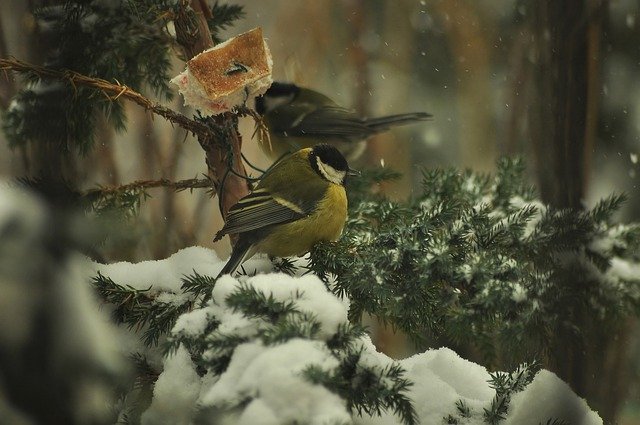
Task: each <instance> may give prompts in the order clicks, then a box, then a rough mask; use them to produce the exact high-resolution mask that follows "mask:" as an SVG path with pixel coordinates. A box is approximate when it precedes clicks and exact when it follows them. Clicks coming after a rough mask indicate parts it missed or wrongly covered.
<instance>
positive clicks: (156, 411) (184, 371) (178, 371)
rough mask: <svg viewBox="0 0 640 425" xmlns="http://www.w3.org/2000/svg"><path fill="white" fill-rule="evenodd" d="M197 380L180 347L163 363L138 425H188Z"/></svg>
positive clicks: (198, 380) (198, 390)
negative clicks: (151, 396) (150, 400)
mask: <svg viewBox="0 0 640 425" xmlns="http://www.w3.org/2000/svg"><path fill="white" fill-rule="evenodd" d="M200 385H201V382H200V377H199V376H198V374H197V373H196V370H195V365H194V364H193V362H192V361H191V357H190V355H189V352H188V351H187V350H186V349H184V348H182V347H180V348H178V350H177V352H176V353H175V354H173V355H169V356H168V357H167V358H166V360H165V362H164V371H163V372H162V374H161V375H160V377H159V378H158V380H157V381H156V384H155V386H154V388H153V401H152V403H151V406H150V407H149V409H147V410H146V411H145V412H144V414H143V415H142V417H141V423H142V425H156V424H176V425H181V424H184V425H188V424H190V423H191V417H192V416H193V412H194V411H195V409H196V401H197V399H198V395H199V393H200Z"/></svg>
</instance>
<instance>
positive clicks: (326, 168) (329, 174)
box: [316, 157, 347, 184]
mask: <svg viewBox="0 0 640 425" xmlns="http://www.w3.org/2000/svg"><path fill="white" fill-rule="evenodd" d="M316 162H317V164H318V169H319V170H320V173H322V175H323V176H324V178H325V179H327V180H329V181H330V182H331V183H335V184H342V182H343V181H344V178H345V176H346V175H347V173H346V172H345V171H338V170H336V169H335V168H333V167H332V166H331V165H329V164H325V163H324V162H322V161H321V160H320V158H318V157H316Z"/></svg>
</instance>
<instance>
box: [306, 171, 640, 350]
mask: <svg viewBox="0 0 640 425" xmlns="http://www.w3.org/2000/svg"><path fill="white" fill-rule="evenodd" d="M523 171H524V170H523V165H522V162H521V161H520V160H508V159H504V160H502V161H500V163H499V164H498V171H497V174H496V175H495V176H490V175H484V174H476V173H473V172H471V171H465V172H460V171H458V170H455V169H450V170H427V171H424V174H423V184H422V187H423V193H422V194H421V195H419V196H417V197H416V198H415V199H412V200H411V201H409V202H406V203H399V202H392V201H389V200H386V199H384V198H381V197H379V196H376V195H368V197H367V195H365V196H364V197H363V198H362V200H361V201H360V202H357V203H355V204H352V208H351V211H350V214H349V219H348V222H347V225H346V228H345V232H344V234H343V237H342V238H341V240H340V241H339V242H337V243H335V244H328V243H326V244H319V245H318V246H316V248H315V249H314V250H313V251H312V254H311V263H310V266H309V267H310V270H311V271H312V272H313V273H316V274H317V275H319V276H322V277H323V278H324V279H328V276H329V275H330V274H331V275H334V276H335V284H334V285H333V286H332V288H333V291H334V292H335V293H336V294H340V295H342V294H346V295H348V296H349V298H350V300H351V309H350V317H351V319H352V320H353V321H358V320H359V318H360V316H361V315H362V313H364V312H367V313H370V314H374V315H376V316H378V317H379V318H380V319H382V320H383V321H385V322H388V323H391V324H392V325H393V326H395V327H397V328H399V329H401V330H403V331H405V332H407V333H408V334H409V335H410V336H412V337H413V338H415V339H416V340H421V339H422V338H424V337H425V336H426V335H430V334H431V335H432V334H435V335H444V336H446V337H448V338H451V339H453V340H454V341H457V342H460V343H472V344H474V345H475V346H476V347H478V348H479V349H481V350H482V351H483V352H484V354H485V356H486V359H487V361H491V360H492V359H494V358H496V356H497V354H501V355H511V358H514V359H521V358H525V357H536V356H540V355H544V354H545V349H547V348H548V347H549V346H550V344H551V343H552V342H553V339H552V335H562V332H567V331H571V332H572V333H573V334H574V335H580V324H579V323H575V320H574V319H573V318H574V317H576V314H577V310H578V309H586V311H588V312H590V315H591V316H593V317H594V318H596V319H597V320H599V321H600V322H601V323H602V324H603V325H605V324H606V323H612V322H613V321H614V320H615V319H616V318H618V317H620V316H621V315H626V314H629V313H632V312H634V313H637V312H638V307H639V301H640V299H639V294H640V292H639V289H640V286H639V285H640V276H634V275H633V274H632V273H624V270H623V269H624V267H629V265H630V264H632V263H634V262H636V261H638V254H637V253H638V252H640V249H639V248H640V226H638V225H637V224H632V225H617V224H613V222H612V220H611V216H612V214H613V213H614V212H615V210H616V209H617V208H618V207H619V205H620V203H621V202H622V201H623V200H624V197H623V196H620V195H613V196H611V197H609V198H607V199H605V200H603V201H601V202H600V203H598V205H596V206H595V207H594V208H593V209H592V210H591V211H570V210H554V209H551V208H548V207H546V206H544V205H543V204H542V203H540V201H538V200H537V199H536V198H535V192H534V190H533V189H532V188H531V187H529V186H527V185H525V184H524V183H523ZM616 261H617V262H618V265H617V266H616V267H612V262H613V263H615V262H616ZM516 361H517V360H516Z"/></svg>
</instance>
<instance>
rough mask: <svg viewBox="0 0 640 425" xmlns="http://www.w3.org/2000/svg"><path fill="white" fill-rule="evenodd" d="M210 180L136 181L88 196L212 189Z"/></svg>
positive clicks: (97, 191)
mask: <svg viewBox="0 0 640 425" xmlns="http://www.w3.org/2000/svg"><path fill="white" fill-rule="evenodd" d="M211 186H212V185H211V180H210V179H185V180H178V181H171V180H168V179H160V180H136V181H134V182H132V183H127V184H124V185H121V186H102V187H98V188H95V189H91V190H89V191H88V192H87V193H86V194H85V195H86V196H95V195H99V196H106V195H111V194H114V193H121V192H128V191H130V190H141V189H151V188H154V187H167V188H171V189H173V190H175V191H176V192H179V191H182V190H187V189H188V190H192V189H211Z"/></svg>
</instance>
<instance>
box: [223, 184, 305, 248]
mask: <svg viewBox="0 0 640 425" xmlns="http://www.w3.org/2000/svg"><path fill="white" fill-rule="evenodd" d="M315 207H316V201H315V200H314V201H309V202H296V203H294V202H291V201H287V200H285V199H284V198H281V197H278V196H275V195H272V194H271V193H269V192H268V191H267V190H265V189H257V190H255V191H253V192H252V193H250V194H249V195H247V196H245V197H244V198H242V199H241V200H240V201H238V203H237V204H235V205H234V206H233V207H231V209H230V210H229V214H228V215H227V221H226V223H225V225H224V227H223V228H222V230H220V231H219V232H218V233H217V234H216V237H215V239H214V241H217V240H219V239H221V238H222V237H223V236H224V235H226V234H230V233H243V232H248V231H251V230H256V229H261V228H264V227H267V226H271V225H274V224H284V223H290V222H292V221H295V220H298V219H300V218H303V217H306V216H308V215H309V214H311V213H312V212H313V211H314V210H315Z"/></svg>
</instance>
